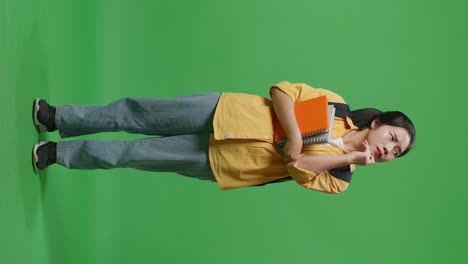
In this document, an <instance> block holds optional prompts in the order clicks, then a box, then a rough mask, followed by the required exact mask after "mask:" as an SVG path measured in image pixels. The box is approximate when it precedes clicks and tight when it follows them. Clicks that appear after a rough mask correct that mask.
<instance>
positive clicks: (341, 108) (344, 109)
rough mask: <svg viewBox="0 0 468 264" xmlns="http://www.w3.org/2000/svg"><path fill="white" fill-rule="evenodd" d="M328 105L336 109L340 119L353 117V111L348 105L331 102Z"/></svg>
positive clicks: (336, 114)
mask: <svg viewBox="0 0 468 264" xmlns="http://www.w3.org/2000/svg"><path fill="white" fill-rule="evenodd" d="M328 104H329V105H333V106H334V107H335V116H337V117H340V118H346V117H349V116H351V110H350V109H349V106H348V105H347V104H342V103H334V102H329V103H328Z"/></svg>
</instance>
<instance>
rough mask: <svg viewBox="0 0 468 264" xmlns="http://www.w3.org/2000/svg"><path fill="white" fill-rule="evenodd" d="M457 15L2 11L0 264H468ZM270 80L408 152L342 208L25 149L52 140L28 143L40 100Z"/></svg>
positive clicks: (395, 10)
mask: <svg viewBox="0 0 468 264" xmlns="http://www.w3.org/2000/svg"><path fill="white" fill-rule="evenodd" d="M467 11H468V4H467V2H466V1H462V0H460V1H456V0H444V1H442V0H426V1H422V0H412V1H407V0H393V1H377V0H356V1H347V0H334V1H315V0H309V1H306V0H304V1H299V0H289V1H278V0H262V1H257V0H238V1H234V0H232V1H227V0H224V1H223V0H220V1H215V0H211V1H210V0H198V1H157V0H155V1H149V0H148V1H142V0H135V1H130V0H126V1H122V0H114V1H110V0H108V1H105V0H65V1H59V0H43V1H40V0H0V88H1V99H2V100H1V104H0V109H1V121H0V124H1V132H0V135H1V139H2V144H1V166H2V170H1V176H0V203H1V206H0V210H1V211H0V263H37V264H41V263H57V264H59V263H60V264H62V263H113V264H120V263H227V264H230V263H467V262H468V254H467V251H466V245H467V243H468V241H467V240H468V239H467V236H468V232H467V231H468V228H467V226H466V225H467V221H468V217H467V212H466V211H467V209H466V208H467V202H468V194H467V192H466V185H467V184H468V178H467V176H468V175H466V169H465V163H466V162H465V161H464V159H465V158H464V157H465V154H464V153H465V151H466V149H467V144H466V141H465V134H464V133H463V132H464V131H466V122H465V121H464V118H460V117H458V116H464V115H466V113H464V112H463V106H464V99H465V98H466V96H467V92H466V90H465V89H466V86H467V81H468V77H467V76H468V74H467V70H468V65H467V61H468V49H467V47H468V43H467V40H468V36H467V33H468V32H467V29H466V28H467V25H468V16H467V15H468V14H467ZM282 80H289V81H291V82H305V83H308V84H310V85H312V86H314V87H323V88H327V89H330V90H333V91H335V92H337V93H339V94H341V95H342V96H343V97H344V98H345V99H346V100H347V102H348V103H349V104H350V105H351V107H352V108H361V107H368V106H374V107H379V108H381V109H383V110H393V109H398V110H402V111H404V112H406V113H407V114H408V115H409V116H410V117H411V118H412V119H413V121H414V123H415V125H416V127H417V132H418V135H417V140H416V144H415V148H414V150H413V151H412V152H410V153H409V154H408V156H407V157H405V158H403V159H401V160H396V161H394V162H390V163H386V164H377V165H374V166H370V167H367V168H363V167H358V168H357V169H358V170H357V171H356V173H355V174H354V177H353V182H352V184H351V186H350V188H349V189H348V190H347V191H346V192H344V193H342V194H340V195H328V194H322V193H318V192H313V191H308V190H306V189H303V188H302V187H300V186H299V185H297V184H295V183H294V182H289V183H284V184H275V185H271V186H266V187H261V188H244V189H238V190H232V191H221V190H220V189H219V187H218V186H217V185H216V184H215V183H208V182H202V181H199V180H196V179H190V178H186V177H183V176H178V175H175V174H164V173H149V172H140V171H135V170H126V169H121V170H112V171H73V170H67V169H65V168H63V167H60V166H53V167H51V168H50V169H48V170H46V171H44V172H41V173H35V172H34V171H33V170H32V166H31V157H30V156H31V155H30V151H31V148H32V146H33V144H35V143H36V142H37V141H38V140H40V139H49V140H59V137H58V135H57V133H52V134H49V135H39V134H37V133H36V131H35V129H34V127H33V125H32V122H31V103H32V100H33V99H34V98H36V97H43V98H47V99H48V100H49V101H50V102H52V103H54V104H67V103H82V104H88V103H99V104H103V103H108V102H111V101H112V100H115V99H118V98H121V97H125V96H148V97H155V96H178V95H186V94H191V93H205V92H222V91H232V92H247V93H254V94H258V95H263V96H268V89H269V87H270V86H271V85H272V84H274V83H277V82H279V81H282ZM460 119H461V120H462V121H460ZM139 137H140V136H137V135H127V134H124V133H112V134H98V135H92V136H88V137H87V138H91V139H133V138H139Z"/></svg>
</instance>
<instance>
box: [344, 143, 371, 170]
mask: <svg viewBox="0 0 468 264" xmlns="http://www.w3.org/2000/svg"><path fill="white" fill-rule="evenodd" d="M349 154H350V155H351V163H352V164H358V165H362V166H367V165H371V164H374V163H375V159H374V156H373V155H372V152H371V149H370V146H369V143H368V142H367V140H365V141H364V142H362V149H361V150H360V151H353V152H351V153H349Z"/></svg>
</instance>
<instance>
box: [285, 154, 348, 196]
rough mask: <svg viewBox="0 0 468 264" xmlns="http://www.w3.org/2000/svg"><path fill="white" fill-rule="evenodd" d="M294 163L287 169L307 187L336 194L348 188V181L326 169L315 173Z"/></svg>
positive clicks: (296, 179)
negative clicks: (336, 176)
mask: <svg viewBox="0 0 468 264" xmlns="http://www.w3.org/2000/svg"><path fill="white" fill-rule="evenodd" d="M296 163H297V162H296ZM296 163H295V164H294V166H293V167H291V168H289V169H288V171H289V174H290V175H291V177H292V178H293V179H294V180H295V181H296V182H297V183H298V184H300V185H301V186H303V187H305V188H307V189H310V190H314V191H319V192H325V193H330V194H338V193H340V192H343V191H344V190H346V188H348V185H349V183H348V182H346V181H343V180H340V179H338V178H335V177H334V176H333V175H331V174H330V173H329V172H328V171H324V172H322V173H319V174H317V173H315V172H312V171H308V170H304V169H301V168H299V167H297V165H296Z"/></svg>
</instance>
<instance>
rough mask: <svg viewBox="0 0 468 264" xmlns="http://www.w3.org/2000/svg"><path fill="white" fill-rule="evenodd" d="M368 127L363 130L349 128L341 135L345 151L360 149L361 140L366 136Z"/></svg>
mask: <svg viewBox="0 0 468 264" xmlns="http://www.w3.org/2000/svg"><path fill="white" fill-rule="evenodd" d="M368 133H369V128H366V129H363V130H351V131H349V132H348V133H346V134H345V135H344V136H343V144H344V148H345V150H346V151H348V152H351V151H359V150H361V149H362V142H364V140H365V139H366V138H367V134H368Z"/></svg>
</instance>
